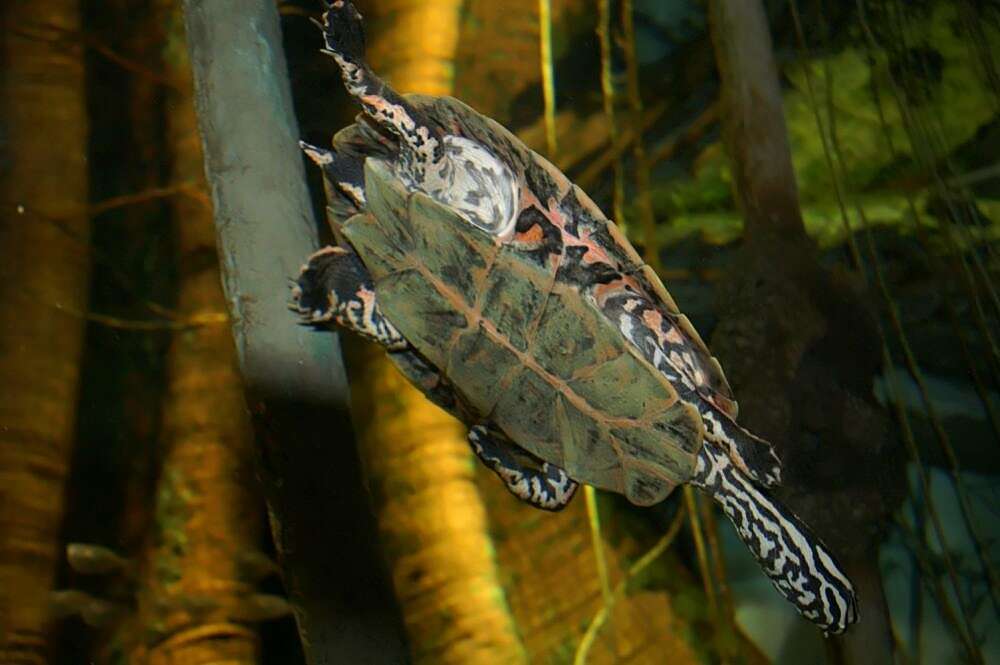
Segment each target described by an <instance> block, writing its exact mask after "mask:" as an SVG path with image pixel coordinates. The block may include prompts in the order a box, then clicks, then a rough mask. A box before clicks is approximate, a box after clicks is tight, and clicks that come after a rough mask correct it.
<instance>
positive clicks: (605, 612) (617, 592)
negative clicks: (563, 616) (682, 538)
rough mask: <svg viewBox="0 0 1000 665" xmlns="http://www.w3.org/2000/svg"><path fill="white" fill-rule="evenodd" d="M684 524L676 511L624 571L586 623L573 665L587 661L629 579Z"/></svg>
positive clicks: (658, 553)
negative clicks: (608, 596) (650, 544)
mask: <svg viewBox="0 0 1000 665" xmlns="http://www.w3.org/2000/svg"><path fill="white" fill-rule="evenodd" d="M682 526H684V511H683V510H679V511H677V515H676V516H675V517H674V521H673V522H671V523H670V527H669V528H667V532H666V533H665V534H663V537H661V538H660V539H659V540H658V541H657V542H656V544H655V545H653V546H652V547H651V548H650V549H649V551H648V552H646V553H645V554H643V555H642V556H641V557H640V558H639V559H637V560H636V561H635V563H633V564H632V565H631V566H629V569H628V570H627V571H626V572H625V576H624V577H623V578H622V579H621V581H619V582H618V584H617V585H615V589H614V592H613V593H612V594H611V599H610V601H605V603H604V605H602V606H601V609H599V610H598V611H597V614H595V615H594V617H593V618H592V619H591V620H590V623H589V624H588V625H587V630H586V632H584V634H583V637H582V638H581V639H580V644H579V645H578V646H577V648H576V654H575V655H574V657H573V665H584V663H586V662H587V656H588V655H589V653H590V648H591V647H592V646H593V644H594V641H595V640H596V639H597V635H598V633H599V632H600V630H601V628H602V627H603V626H604V624H605V623H606V622H607V620H608V618H609V617H610V616H611V613H612V611H613V610H614V607H615V604H616V603H617V602H618V601H619V600H621V599H622V598H623V597H624V596H625V592H626V590H627V589H628V584H629V582H630V581H632V580H633V579H635V578H636V577H637V576H638V575H639V574H640V573H642V571H644V570H646V568H648V567H649V566H650V564H652V563H653V562H654V561H656V560H657V559H659V558H660V556H661V555H662V554H663V553H664V552H666V551H667V548H668V547H670V545H671V544H673V542H674V540H675V539H676V538H677V534H678V533H680V530H681V527H682Z"/></svg>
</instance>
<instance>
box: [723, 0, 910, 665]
mask: <svg viewBox="0 0 1000 665" xmlns="http://www.w3.org/2000/svg"><path fill="white" fill-rule="evenodd" d="M710 7H711V27H712V38H713V43H714V45H715V50H716V59H717V62H718V67H719V72H720V76H721V80H722V103H723V112H722V114H721V117H722V119H723V126H724V130H725V139H726V145H727V147H728V150H729V153H730V156H731V159H732V167H733V174H734V178H733V179H734V182H735V194H736V198H737V201H738V202H739V205H740V208H741V209H742V212H743V215H744V219H745V228H746V233H745V238H744V247H743V250H742V253H741V256H740V258H739V259H738V261H737V262H736V263H735V264H734V265H733V266H732V268H731V270H730V272H729V275H728V278H727V279H726V280H724V282H723V287H722V289H721V291H720V293H719V299H720V307H719V311H720V322H719V325H718V328H717V329H716V332H715V334H714V336H713V340H712V341H713V345H712V348H713V349H714V350H715V352H716V354H717V355H718V356H719V359H720V360H721V362H722V366H723V367H725V368H726V372H727V375H728V377H729V379H730V381H731V383H732V385H733V388H734V389H735V392H736V394H737V397H738V398H739V401H740V407H741V408H740V416H741V422H742V423H743V424H744V425H745V426H747V427H748V428H749V429H750V430H752V431H754V432H756V433H757V434H759V435H761V436H763V437H764V438H766V439H769V440H770V441H772V442H773V443H774V444H775V447H776V450H777V452H778V455H779V457H780V458H781V459H782V462H783V468H784V473H783V478H784V486H785V488H784V489H783V490H782V491H780V492H779V493H780V495H781V498H782V499H783V500H784V501H785V502H786V503H787V504H788V505H789V506H790V507H791V508H792V509H793V510H794V511H795V512H796V513H798V514H799V515H800V516H801V517H802V518H803V519H804V521H805V522H806V523H807V524H809V525H810V526H811V527H812V528H813V529H814V530H815V531H816V532H817V533H818V535H819V536H821V537H822V538H823V539H824V541H825V542H826V543H827V544H828V545H829V546H830V548H831V549H832V550H833V552H835V553H836V554H837V555H838V556H839V558H840V559H841V560H842V561H843V563H844V564H845V567H846V568H847V569H848V570H851V571H856V572H860V571H862V570H865V569H867V570H865V572H864V573H862V574H861V575H860V576H859V577H863V578H864V579H865V582H866V583H865V585H864V587H863V588H862V589H861V590H862V591H863V592H864V591H871V593H869V594H868V595H867V596H861V597H860V603H861V607H862V610H861V617H862V618H861V620H862V621H864V622H866V623H868V624H869V625H868V626H867V627H866V628H868V629H869V630H866V631H863V632H862V631H860V630H858V629H854V630H853V631H850V632H848V633H847V636H846V637H845V638H843V639H845V640H852V639H856V638H855V636H858V637H857V639H865V640H868V641H867V642H866V643H867V644H868V647H867V648H866V649H865V651H866V652H867V654H868V656H869V657H871V658H872V659H873V662H890V661H891V651H892V641H891V639H890V633H889V627H888V623H887V617H886V615H885V613H884V611H882V610H883V609H884V599H883V598H881V597H872V595H873V594H874V595H875V596H877V595H878V590H879V589H880V588H881V585H880V584H874V583H871V580H873V579H877V577H878V570H877V565H878V564H877V559H876V558H874V557H872V555H871V552H873V551H874V548H875V545H876V544H877V542H878V540H879V538H880V536H881V532H882V529H883V527H884V524H885V521H886V520H887V519H888V517H889V516H890V514H891V513H892V511H893V510H894V508H895V507H896V505H897V504H898V501H899V500H900V498H901V496H902V491H901V488H902V483H903V477H902V470H903V466H902V465H901V464H899V459H898V454H897V450H896V449H895V447H894V446H892V445H890V444H889V442H888V439H887V437H886V433H887V422H886V419H885V416H884V414H883V413H882V412H881V410H880V409H879V407H878V405H877V404H875V402H874V399H873V397H872V391H871V386H872V380H873V377H874V375H875V374H876V373H877V372H878V371H879V365H880V352H879V345H878V335H877V331H876V328H875V320H874V317H873V314H872V311H871V309H870V308H869V307H868V306H867V302H866V301H867V297H866V294H865V293H864V292H863V291H862V290H861V288H860V287H859V285H858V281H857V280H856V278H854V277H853V276H851V275H848V274H845V273H843V272H841V273H831V272H828V271H826V270H825V269H823V268H822V267H821V266H820V264H819V262H818V252H817V250H816V247H815V245H814V243H813V242H812V241H811V240H810V239H809V238H808V237H807V236H806V233H805V229H804V226H803V224H802V216H801V212H800V209H799V202H798V193H797V188H796V183H795V175H794V172H793V170H792V162H791V153H790V150H789V144H788V137H787V133H786V128H785V122H784V112H783V108H782V102H781V90H780V86H779V79H778V72H777V67H776V66H775V62H774V56H773V54H772V51H771V39H770V34H769V32H768V27H767V17H766V15H765V13H764V7H763V5H762V3H761V2H760V0H750V1H748V0H713V2H712V3H710ZM872 622H875V623H879V624H880V626H879V628H878V629H876V630H871V623H872ZM873 633H874V634H877V635H880V636H881V638H882V639H881V640H874V641H872V640H870V639H869V637H867V636H870V635H871V634H873ZM861 636H866V637H861ZM876 650H878V651H876ZM875 654H879V655H875Z"/></svg>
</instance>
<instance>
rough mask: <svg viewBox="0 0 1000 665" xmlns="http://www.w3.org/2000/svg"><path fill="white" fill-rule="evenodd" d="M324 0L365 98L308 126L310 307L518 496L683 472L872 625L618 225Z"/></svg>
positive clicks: (827, 610)
mask: <svg viewBox="0 0 1000 665" xmlns="http://www.w3.org/2000/svg"><path fill="white" fill-rule="evenodd" d="M324 5H325V11H324V13H323V15H322V20H321V21H319V20H317V21H315V23H316V24H317V25H318V26H319V27H320V29H321V31H322V36H323V40H324V48H323V52H324V53H326V54H328V55H329V56H331V57H332V58H333V59H334V60H335V61H336V64H337V65H338V66H339V69H340V73H341V75H342V78H343V81H344V84H345V87H346V89H347V91H348V93H349V94H350V95H351V96H352V97H354V98H355V99H356V100H357V101H358V102H359V103H360V105H361V107H362V112H361V113H360V114H359V115H358V116H357V117H356V119H355V122H354V124H352V125H350V126H348V127H346V128H345V129H342V130H340V131H339V132H337V133H336V134H335V135H334V137H333V140H332V145H331V147H329V148H323V147H319V146H315V145H310V144H308V143H305V142H301V147H302V149H303V150H304V151H305V153H306V155H307V156H308V157H309V158H310V159H311V160H312V161H313V162H315V163H316V164H317V165H318V166H319V167H320V168H321V169H322V172H323V175H324V182H325V186H326V190H327V199H328V216H329V219H330V223H331V226H332V229H333V234H334V237H335V238H336V244H335V245H331V246H328V247H324V248H323V249H321V250H319V251H318V252H316V253H314V254H313V255H312V256H310V257H309V258H308V259H307V261H306V263H305V264H304V265H303V267H302V269H301V272H300V274H299V276H298V278H297V279H296V280H294V282H295V283H294V286H293V288H292V294H291V307H292V308H293V309H294V310H296V311H297V312H298V313H299V315H300V321H301V322H302V323H304V324H308V325H312V326H319V327H327V328H331V329H335V328H341V329H346V330H349V331H351V332H353V333H356V334H358V335H361V336H363V337H366V338H368V339H370V340H373V341H374V342H376V343H378V344H380V345H381V346H382V347H383V348H384V349H385V351H386V352H387V353H388V355H389V357H390V358H391V359H392V361H393V362H394V363H395V364H396V366H397V367H398V368H399V370H400V371H401V372H402V373H403V375H404V376H406V378H407V379H408V380H409V381H410V382H411V383H413V384H414V385H415V386H416V387H417V388H419V389H420V390H421V391H423V393H424V394H425V395H426V396H427V397H428V398H429V399H430V400H431V401H433V402H434V403H436V404H437V405H439V406H441V407H442V408H443V409H445V410H446V411H448V412H450V413H451V414H453V415H455V416H456V417H457V418H458V419H460V420H461V421H462V422H463V423H465V424H466V425H467V426H468V427H469V433H468V441H469V443H470V445H471V447H472V450H473V451H474V452H475V454H476V456H478V457H479V459H481V460H482V462H483V463H484V464H485V465H486V466H487V467H489V468H490V469H491V470H492V471H494V472H495V473H496V474H497V475H498V476H499V477H500V479H501V480H502V481H503V482H504V483H505V485H506V486H507V488H508V489H509V490H510V491H511V492H512V493H513V494H514V495H515V496H517V497H518V498H520V499H521V500H523V501H526V502H528V503H530V504H531V505H533V506H535V507H537V508H541V509H543V510H559V509H561V508H563V507H565V506H566V505H567V504H568V503H569V502H570V500H572V498H573V496H574V495H575V493H576V490H577V489H578V487H579V485H580V483H587V484H589V485H592V486H594V487H597V488H600V489H603V490H608V491H611V492H616V493H619V494H622V495H624V496H625V497H626V498H627V499H628V500H629V501H631V502H632V503H633V504H636V505H638V506H649V505H653V504H656V503H658V502H660V501H662V500H664V499H665V498H666V497H667V496H668V495H669V494H670V492H671V491H672V490H673V489H674V488H675V487H676V486H677V485H679V484H682V483H688V484H690V485H692V486H694V487H696V488H698V489H699V490H701V491H703V492H705V493H707V494H708V495H709V496H711V497H712V498H713V499H714V500H715V501H716V502H717V503H718V504H719V505H720V506H721V508H722V510H723V512H724V513H725V514H726V515H727V516H728V518H729V519H730V521H731V522H732V523H733V525H734V527H735V528H736V531H737V533H738V534H739V536H740V538H741V540H742V541H743V542H744V544H745V545H746V546H747V547H748V548H749V550H750V552H751V553H752V554H753V556H754V557H755V558H756V560H757V561H758V563H759V564H760V566H761V567H762V569H763V571H764V572H765V573H766V574H767V575H768V577H769V578H770V579H771V581H772V583H773V584H774V586H775V587H776V588H777V589H778V591H779V592H780V593H781V594H782V595H783V596H784V597H785V598H786V599H787V600H788V601H790V602H791V603H792V604H793V605H794V606H795V607H796V608H797V610H798V611H799V612H800V613H801V614H802V615H803V616H804V617H805V618H807V619H809V620H811V621H812V622H814V623H815V624H817V625H818V626H819V627H820V628H821V629H823V631H824V632H825V633H826V634H837V633H842V632H843V631H844V630H846V629H847V627H848V626H849V625H850V624H852V623H854V622H855V621H857V618H858V603H857V598H856V595H855V592H854V589H853V587H852V584H851V582H850V580H849V579H848V577H847V575H846V574H845V573H844V572H843V570H842V569H841V567H840V565H839V564H838V563H837V562H836V559H835V557H834V556H833V554H832V553H831V552H830V551H829V549H828V548H827V547H826V546H825V545H824V544H823V543H822V542H821V541H820V540H819V539H818V538H817V537H816V536H814V535H813V534H812V533H811V531H810V530H809V529H808V527H806V526H805V525H804V524H803V523H802V522H801V521H800V520H799V519H798V518H797V517H796V516H795V515H794V513H792V512H791V511H790V510H789V509H788V508H786V507H785V506H784V505H782V504H781V503H780V502H778V501H777V500H776V499H775V498H773V496H771V495H770V494H769V492H768V490H767V488H768V487H772V486H774V485H776V484H778V483H779V482H780V479H781V464H780V461H779V460H778V458H777V456H776V455H775V453H774V451H773V449H772V447H771V445H770V444H769V443H768V442H766V441H765V440H763V439H761V438H760V437H757V436H755V435H754V434H752V433H751V432H749V431H747V430H746V429H744V428H743V427H741V426H740V425H739V424H738V423H737V416H738V404H737V402H736V399H735V397H734V394H733V391H732V389H731V388H730V386H729V384H728V382H727V381H726V378H725V376H724V374H723V371H722V368H721V366H720V364H719V362H718V361H717V360H716V359H715V358H714V357H713V356H712V354H711V353H710V351H709V349H708V347H707V346H706V344H705V342H704V341H703V340H702V338H701V337H700V336H699V334H698V332H697V331H696V330H695V328H694V326H693V325H692V324H691V322H690V321H689V320H688V319H687V317H685V316H684V315H683V314H682V313H681V312H680V310H679V308H678V306H677V304H676V303H675V302H674V300H673V298H672V297H671V296H670V294H669V292H668V291H667V289H666V287H665V286H664V285H663V283H662V282H661V281H660V279H659V278H658V276H657V274H656V273H655V272H654V271H653V270H652V269H651V268H650V267H649V266H648V265H646V264H645V263H644V262H643V261H642V259H641V258H640V256H639V255H638V253H637V252H636V251H635V249H634V248H633V247H632V245H631V244H630V243H629V241H628V240H627V239H626V237H625V236H624V235H623V234H622V233H621V232H620V231H619V230H618V228H617V227H616V226H615V224H614V223H613V222H611V221H610V220H609V219H608V218H607V217H606V216H605V215H604V214H603V213H602V212H601V210H600V208H599V207H598V206H597V205H596V204H595V203H594V202H593V201H592V200H591V199H590V197H588V196H587V195H586V194H585V193H584V192H583V191H582V190H581V189H580V188H579V187H577V186H576V185H575V184H573V183H572V182H571V181H570V180H569V179H568V178H567V177H566V176H565V175H564V174H563V173H562V172H561V171H559V170H558V169H557V168H556V167H555V166H553V165H552V164H551V163H550V162H549V161H547V160H546V159H545V158H544V157H542V156H541V155H539V154H537V153H535V152H534V151H532V150H530V149H529V148H528V147H527V146H525V145H524V144H523V143H522V142H521V141H520V140H519V139H518V138H517V137H516V136H514V135H513V134H512V133H511V132H509V131H508V130H507V129H506V128H504V127H503V126H502V125H500V124H499V123H497V122H495V121H494V120H492V119H490V118H488V117H486V116H484V115H481V114H480V113H478V112H477V111H475V110H474V109H472V108H471V107H469V106H467V105H466V104H464V103H462V102H461V101H459V100H457V99H454V98H451V97H433V96H423V95H405V96H404V95H400V94H398V93H397V92H396V91H394V90H393V89H392V88H391V87H390V86H389V85H388V84H387V83H386V82H385V81H383V80H382V79H380V78H379V77H378V76H377V75H376V74H375V73H374V71H373V70H372V68H371V67H370V66H369V65H368V63H367V62H366V61H365V33H364V24H363V19H362V16H361V14H360V13H359V12H358V11H357V9H356V8H355V7H354V5H353V4H352V3H351V2H349V1H348V0H337V1H336V2H325V1H324Z"/></svg>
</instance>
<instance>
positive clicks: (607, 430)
mask: <svg viewBox="0 0 1000 665" xmlns="http://www.w3.org/2000/svg"><path fill="white" fill-rule="evenodd" d="M365 191H366V196H367V205H368V213H366V214H359V215H355V216H354V217H352V218H351V219H349V220H348V221H347V222H346V223H345V224H344V226H343V228H342V232H343V234H344V235H345V236H346V237H347V239H348V240H349V241H350V243H351V244H352V245H353V246H354V248H355V249H356V250H357V252H358V253H359V255H360V256H361V258H362V260H363V261H364V263H365V265H366V266H367V268H368V269H369V271H370V272H371V275H372V278H373V280H374V283H375V291H376V293H377V294H378V298H379V303H380V306H381V307H382V310H383V313H384V314H385V315H386V317H387V318H388V319H389V320H391V321H392V322H393V324H394V325H395V326H396V327H397V328H398V329H399V330H400V332H401V333H402V334H403V336H404V337H406V338H407V339H408V340H409V341H410V343H411V344H413V346H414V347H415V348H416V349H417V350H418V351H419V352H420V353H421V354H422V355H424V356H425V357H426V358H427V359H428V360H429V361H430V362H431V363H433V364H434V365H436V366H437V367H438V368H440V369H441V370H442V371H443V373H444V375H445V376H447V377H448V379H449V380H450V381H451V382H452V384H453V385H454V386H455V388H456V390H457V391H458V392H459V394H460V395H461V396H462V398H463V399H464V400H465V401H466V402H467V403H468V406H469V407H470V408H471V410H472V411H473V412H474V413H475V414H477V415H478V416H479V417H481V418H482V420H483V421H490V422H492V423H494V424H496V425H497V426H498V427H500V428H501V429H502V430H503V431H504V432H505V433H506V434H507V435H508V436H509V437H510V438H511V439H512V440H514V441H515V442H517V443H518V444H519V445H520V446H522V447H524V448H525V449H526V450H528V451H530V452H531V453H533V454H535V455H537V456H538V457H540V458H542V459H544V460H546V461H549V462H552V463H554V464H557V465H559V466H560V467H562V468H564V469H565V470H566V471H567V473H569V475H570V476H571V477H573V478H574V479H576V480H578V481H580V482H584V483H588V484H591V485H594V486H597V487H600V488H604V489H608V490H611V491H615V492H619V493H622V494H624V495H625V496H626V497H627V498H628V499H629V500H630V501H632V502H633V503H636V504H638V505H651V504H654V503H657V502H659V501H661V500H663V499H664V498H665V497H666V496H667V494H669V493H670V491H671V490H672V489H673V487H674V486H675V485H676V484H678V483H682V482H685V481H687V480H688V479H689V478H690V477H691V475H692V473H693V471H694V465H695V459H696V457H697V454H698V452H699V450H700V447H701V445H702V437H703V433H704V431H703V425H702V420H701V417H700V415H699V414H698V411H697V410H696V408H695V407H694V406H693V405H691V404H687V403H684V402H682V401H680V400H679V399H678V397H677V393H676V392H675V391H674V389H673V387H672V386H671V385H670V382H669V381H668V380H667V379H666V378H665V377H664V376H663V375H662V374H661V373H660V372H659V371H657V370H656V368H655V367H653V366H652V365H651V364H650V363H649V362H648V361H646V360H645V359H644V358H643V357H642V356H641V355H640V353H639V351H638V350H637V349H635V348H634V347H633V346H632V345H631V344H630V343H629V342H628V341H627V340H626V339H625V338H624V337H623V335H622V333H621V332H620V331H619V330H618V329H617V328H616V327H615V325H614V324H613V322H611V321H610V320H608V319H607V318H606V317H605V316H604V315H603V314H602V313H601V312H600V311H599V310H598V309H597V308H596V306H594V305H593V304H591V302H590V300H589V298H587V297H586V296H585V295H584V294H582V293H581V292H580V291H579V290H578V289H577V288H576V287H575V285H571V284H565V283H561V282H558V281H557V280H556V279H555V273H554V269H549V268H546V267H543V266H541V265H540V264H539V263H537V262H533V261H531V260H530V259H528V258H526V257H525V256H524V255H523V254H522V253H521V252H520V251H519V250H518V249H517V248H516V247H513V246H510V245H506V244H501V243H500V242H499V241H498V240H496V239H495V238H494V237H493V236H491V235H489V234H487V233H485V232H483V231H481V230H479V229H477V228H476V227H474V226H472V225H471V224H469V223H468V222H466V221H465V220H463V219H462V218H461V217H459V216H458V215H456V214H455V213H454V212H452V211H450V210H449V209H448V208H446V207H443V206H441V205H440V204H438V203H436V202H435V201H433V200H432V199H430V198H429V197H427V196H425V195H423V194H420V193H410V192H408V191H407V190H406V189H405V188H404V187H403V185H402V184H401V183H400V182H399V181H398V180H397V179H396V177H395V176H394V175H393V174H392V172H391V169H390V167H389V166H388V165H386V164H385V163H384V162H381V161H380V160H378V159H373V158H369V159H368V160H366V163H365Z"/></svg>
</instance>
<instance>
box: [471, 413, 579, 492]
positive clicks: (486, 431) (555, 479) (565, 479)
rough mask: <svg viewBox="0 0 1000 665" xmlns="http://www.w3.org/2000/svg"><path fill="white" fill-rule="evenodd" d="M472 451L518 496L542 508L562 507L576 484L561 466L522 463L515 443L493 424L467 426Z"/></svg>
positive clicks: (577, 485) (574, 489)
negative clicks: (532, 465)
mask: <svg viewBox="0 0 1000 665" xmlns="http://www.w3.org/2000/svg"><path fill="white" fill-rule="evenodd" d="M469 444H470V445H471V446H472V450H473V452H475V453H476V456H478V457H479V459H480V460H482V462H483V463H484V464H485V465H486V466H488V467H489V468H490V469H491V470H492V471H493V472H494V473H496V474H497V475H498V476H500V479H501V480H503V482H504V484H505V485H507V489H508V490H510V492H511V494H513V495H514V496H516V497H517V498H519V499H521V500H522V501H525V502H526V503H530V504H531V505H533V506H534V507H536V508H541V509H542V510H550V511H556V510H562V509H563V508H565V507H566V505H567V504H568V503H569V502H570V500H572V498H573V495H575V494H576V489H577V487H579V484H578V483H577V482H576V481H575V480H573V479H572V478H570V477H569V474H567V473H566V472H565V471H564V470H563V469H561V468H560V467H558V466H556V465H555V464H550V463H549V462H541V467H542V468H541V469H535V468H531V467H529V466H526V465H524V464H521V463H520V462H519V461H518V460H517V459H516V458H515V454H514V451H516V450H518V449H519V448H518V446H517V444H516V443H514V442H513V441H511V440H510V439H508V438H507V437H506V435H504V434H503V433H501V432H500V431H498V430H496V429H494V428H487V427H485V426H483V425H476V426H475V427H473V428H471V429H470V430H469Z"/></svg>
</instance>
